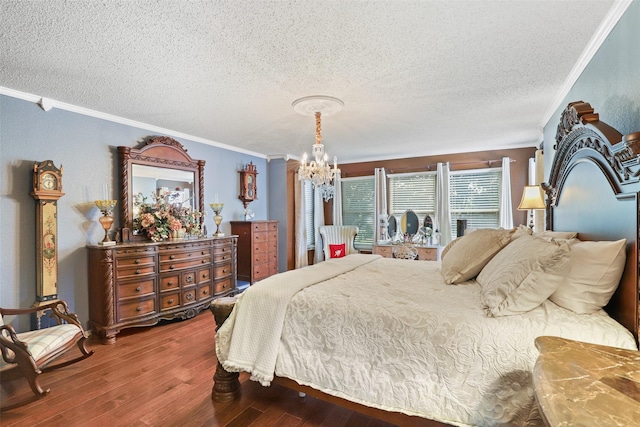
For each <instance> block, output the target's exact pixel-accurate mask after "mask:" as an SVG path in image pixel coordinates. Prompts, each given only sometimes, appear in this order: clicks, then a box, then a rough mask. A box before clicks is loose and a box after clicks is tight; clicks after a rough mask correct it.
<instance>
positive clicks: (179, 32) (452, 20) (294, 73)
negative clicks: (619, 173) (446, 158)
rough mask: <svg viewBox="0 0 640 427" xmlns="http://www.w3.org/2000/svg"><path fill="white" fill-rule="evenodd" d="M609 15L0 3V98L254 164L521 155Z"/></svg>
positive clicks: (530, 9) (579, 9)
mask: <svg viewBox="0 0 640 427" xmlns="http://www.w3.org/2000/svg"><path fill="white" fill-rule="evenodd" d="M614 4H615V2H614V1H613V0H611V1H606V0H597V1H556V0H553V1H544V0H539V1H488V0H487V1H427V0H423V1H284V0H282V1H256V0H254V1H239V0H230V1H213V0H209V1H180V0H173V1H170V0H154V1H151V0H149V1H147V0H144V1H143V0H134V1H124V0H120V1H115V0H102V1H98V0H95V1H94V0H79V1H61V0H48V1H45V0H42V1H17V0H2V2H1V5H0V8H1V17H0V19H1V22H0V35H1V38H0V55H1V61H0V86H3V87H6V88H9V89H12V90H15V91H21V92H25V93H29V94H34V95H37V96H42V97H48V98H52V99H53V100H56V101H60V102H64V103H68V104H73V105H77V106H80V107H84V108H89V109H92V110H96V111H99V112H103V113H106V114H110V115H115V116H119V117H123V118H126V119H130V120H135V121H139V122H143V123H146V124H149V125H153V126H157V127H161V128H165V129H170V130H172V131H175V132H180V133H184V134H187V135H193V136H195V137H198V138H202V139H205V140H209V141H212V142H214V143H222V144H226V145H231V146H235V147H240V148H242V149H245V150H250V151H253V152H256V153H261V154H265V155H278V154H292V155H296V156H299V155H301V153H302V152H303V151H307V152H308V151H309V150H310V147H311V144H313V142H314V132H315V121H314V119H313V118H312V117H308V116H302V115H299V114H297V113H295V112H294V110H293V108H292V106H291V103H292V102H293V101H294V100H295V99H297V98H300V97H303V96H308V95H329V96H334V97H337V98H340V99H342V101H343V102H344V108H343V109H342V111H341V112H340V113H338V114H336V115H334V116H330V117H326V118H325V119H324V120H323V121H322V132H323V137H324V142H325V145H326V149H327V151H328V153H329V154H330V155H331V156H333V155H334V154H335V155H338V158H339V160H340V161H341V162H350V161H359V160H369V159H382V158H398V157H409V156H414V155H429V154H442V153H454V152H461V151H478V150H484V149H491V148H509V147H523V146H533V145H536V144H537V143H539V142H540V140H541V135H542V125H543V120H544V118H545V115H547V114H548V112H549V110H550V108H552V107H553V102H554V99H555V98H556V97H557V95H558V93H559V91H560V89H561V88H562V85H563V83H564V82H565V80H566V79H567V76H569V74H570V72H571V70H572V68H573V67H574V65H575V64H576V62H577V61H578V59H579V57H580V55H581V54H582V52H583V51H584V50H585V48H586V47H587V46H588V45H589V42H590V40H591V39H592V37H593V36H594V34H595V33H596V30H597V29H598V26H599V25H600V24H601V23H602V22H603V21H604V20H605V17H606V16H607V14H608V13H609V11H610V9H611V8H612V7H613V5H614Z"/></svg>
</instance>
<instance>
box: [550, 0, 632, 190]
mask: <svg viewBox="0 0 640 427" xmlns="http://www.w3.org/2000/svg"><path fill="white" fill-rule="evenodd" d="M639 22H640V1H634V2H632V3H631V5H630V6H629V7H628V9H627V10H626V12H625V13H624V15H623V16H622V17H621V18H620V20H619V21H618V23H617V24H616V26H615V27H614V28H613V30H612V31H611V33H610V34H609V36H608V37H607V39H606V40H605V41H604V43H603V44H602V46H601V47H600V49H598V51H597V52H596V54H595V55H594V57H593V58H592V60H591V61H590V62H589V64H588V65H587V67H586V68H585V69H584V71H583V72H582V74H581V75H580V77H579V78H578V80H577V81H576V83H575V84H574V85H573V87H572V88H571V90H570V91H569V93H568V95H567V96H566V97H565V98H564V100H563V102H562V103H561V104H560V107H559V108H558V109H557V110H556V112H555V113H554V114H553V116H552V117H551V119H550V120H549V122H548V123H547V124H546V125H545V127H544V163H545V174H546V175H545V177H546V178H548V177H549V170H550V167H551V162H552V160H553V154H554V150H553V145H554V143H555V136H556V128H557V126H558V122H559V121H560V115H561V114H562V111H564V109H565V107H566V106H567V104H569V103H570V102H573V101H584V102H588V103H589V104H591V106H592V107H593V108H594V109H595V112H596V113H599V114H600V120H602V121H603V122H605V123H607V124H608V125H610V126H613V127H614V128H615V129H617V130H618V132H620V133H622V135H626V134H629V133H632V132H638V131H640V29H639V28H638V23H639Z"/></svg>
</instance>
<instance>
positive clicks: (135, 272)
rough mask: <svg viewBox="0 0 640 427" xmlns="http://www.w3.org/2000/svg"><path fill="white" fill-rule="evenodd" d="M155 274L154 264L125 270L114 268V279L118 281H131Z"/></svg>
mask: <svg viewBox="0 0 640 427" xmlns="http://www.w3.org/2000/svg"><path fill="white" fill-rule="evenodd" d="M155 273H156V266H155V264H152V265H141V266H131V267H126V268H116V278H117V279H118V280H122V279H132V278H135V277H142V276H145V275H149V274H155Z"/></svg>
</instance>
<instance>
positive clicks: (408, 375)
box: [213, 102, 640, 425]
mask: <svg viewBox="0 0 640 427" xmlns="http://www.w3.org/2000/svg"><path fill="white" fill-rule="evenodd" d="M557 135H558V136H557V147H556V148H557V151H556V155H555V158H554V162H553V165H552V168H551V171H550V178H549V182H548V183H547V184H545V186H544V187H545V191H546V192H547V195H548V201H549V206H548V209H547V221H546V222H547V226H548V227H549V228H552V230H553V231H549V232H547V233H540V234H538V235H535V236H532V235H530V233H529V232H528V229H526V228H522V227H519V228H516V229H514V230H477V231H474V232H473V233H471V234H470V235H469V236H468V237H467V236H465V237H463V238H462V239H460V240H459V241H457V242H456V243H455V244H452V245H450V246H449V247H448V248H445V251H443V253H444V256H443V260H442V262H435V261H434V262H415V261H410V260H398V259H387V258H381V257H378V256H375V255H363V254H357V255H349V256H347V257H345V258H342V259H337V260H330V261H326V262H324V263H321V264H319V265H315V266H311V267H307V268H304V269H300V270H294V271H290V272H286V273H281V274H279V275H276V276H273V277H271V278H269V279H266V280H264V281H262V282H259V283H258V284H256V285H254V286H253V287H251V288H249V289H248V290H247V291H245V292H244V293H243V294H242V295H241V296H240V297H239V298H238V300H237V302H236V303H235V306H234V307H233V310H232V311H231V313H230V316H229V318H228V319H227V320H226V321H224V324H222V326H221V327H220V329H219V330H218V333H217V336H216V352H217V355H218V360H219V367H218V371H217V372H216V376H215V377H214V381H215V384H214V392H213V393H214V398H216V399H217V400H227V399H232V398H235V397H237V395H238V393H239V387H240V386H239V384H238V383H237V373H236V372H238V371H246V372H250V373H251V376H252V379H254V380H256V381H259V382H260V383H262V384H263V385H269V384H270V383H272V382H278V383H281V384H282V383H284V384H286V385H289V386H292V387H296V388H301V389H304V390H308V391H313V392H314V393H315V394H316V395H318V394H320V395H321V396H324V397H327V398H329V399H331V400H333V401H335V400H338V401H339V402H341V403H343V404H345V405H347V406H351V405H352V404H355V405H361V407H363V408H375V409H376V410H377V411H378V413H380V414H393V415H395V414H401V415H400V416H402V417H406V418H403V419H402V421H400V422H399V423H401V424H403V425H408V424H410V423H412V424H416V425H417V424H421V422H422V421H424V422H428V423H429V425H439V424H448V425H541V423H542V421H541V419H540V417H539V415H538V414H537V405H536V403H535V398H534V392H533V385H532V380H531V377H532V369H533V366H534V364H535V360H536V358H537V350H536V349H535V345H534V339H535V338H536V337H538V336H543V335H553V336H560V337H564V338H569V339H574V340H580V341H586V342H593V343H596V344H603V345H610V346H615V347H620V348H627V349H637V339H638V321H639V316H638V297H639V294H638V216H639V215H638V214H639V210H638V192H639V187H640V183H639V179H638V175H639V173H638V169H639V168H638V152H637V150H638V140H639V139H640V134H631V135H627V136H625V138H624V139H623V138H622V136H621V135H620V134H619V133H618V132H617V131H615V130H614V129H613V128H611V127H609V126H607V125H606V124H605V123H603V122H601V121H599V120H598V116H597V114H595V113H594V111H593V109H592V108H591V106H590V105H589V104H587V103H583V102H577V103H571V104H569V105H568V106H567V108H566V109H565V111H564V113H563V115H562V120H561V123H560V125H559V126H558V134H557ZM634 150H635V151H634ZM587 212H588V213H587ZM476 233H478V234H476ZM471 236H475V237H473V238H471ZM474 245H475V246H474ZM602 245H604V246H602ZM494 246H495V247H497V249H496V248H495V247H494ZM479 247H481V249H483V250H479V249H478V248H479ZM532 248H535V250H534V249H532ZM492 251H493V253H491V254H490V252H492ZM532 251H533V252H532ZM580 251H583V252H582V253H588V256H591V257H593V256H594V254H596V256H597V259H593V258H591V259H590V258H588V256H587V255H585V256H587V258H585V259H590V261H589V262H587V263H586V265H585V264H584V263H583V264H580V263H576V262H575V260H574V259H572V258H571V257H572V256H574V257H576V256H577V255H575V254H577V253H580ZM470 254H471V255H473V256H470ZM572 254H573V255H572ZM465 257H466V258H465ZM607 257H608V258H607ZM600 258H607V260H606V261H605V263H606V264H608V265H617V266H618V268H617V270H616V269H614V270H616V271H614V272H613V273H611V270H612V268H611V267H607V268H605V270H606V271H607V275H608V276H607V277H608V279H609V281H611V280H612V279H611V277H614V278H615V282H616V283H617V282H618V281H619V283H620V284H619V285H618V286H617V287H616V286H615V284H616V283H614V286H613V287H612V286H611V285H610V284H609V285H608V290H607V291H606V292H609V294H608V296H607V295H604V296H602V295H596V296H595V297H593V298H587V300H586V301H583V296H584V294H585V292H581V291H580V290H581V288H580V287H579V286H578V287H571V286H568V285H567V283H571V284H572V286H574V282H575V281H576V280H574V279H575V278H576V277H578V276H580V275H581V274H582V275H585V274H588V275H589V276H593V275H594V274H592V271H591V270H590V269H591V268H595V267H593V266H592V264H598V262H599V261H600ZM465 259H466V260H467V261H465ZM470 259H471V260H473V261H468V260H470ZM581 259H582V258H581ZM572 260H573V261H574V262H573V264H572ZM582 261H583V262H584V260H582ZM523 266H525V267H523ZM505 277H507V278H508V280H506V279H505ZM603 277H604V276H603ZM570 279H571V280H570ZM587 279H588V278H587ZM505 283H506V284H505ZM559 289H563V291H562V292H560V291H559ZM614 291H615V293H613V292H614ZM606 292H605V294H606ZM611 293H613V296H611ZM603 298H604V299H603ZM606 301H608V304H607V305H606V307H605V310H606V311H605V310H602V309H600V306H603V305H604V304H605V303H606ZM218 320H219V319H216V321H217V322H218ZM356 409H357V408H356ZM381 418H384V419H386V420H391V421H394V420H396V418H389V417H386V416H381ZM427 420H428V421H427ZM395 422H397V421H395Z"/></svg>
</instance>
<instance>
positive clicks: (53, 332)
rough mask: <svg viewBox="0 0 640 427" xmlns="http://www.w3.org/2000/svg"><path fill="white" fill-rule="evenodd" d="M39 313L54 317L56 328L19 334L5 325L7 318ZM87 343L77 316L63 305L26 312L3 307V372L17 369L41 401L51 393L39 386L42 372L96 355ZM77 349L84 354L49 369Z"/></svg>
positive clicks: (0, 344) (0, 318) (57, 303)
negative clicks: (47, 313) (56, 361)
mask: <svg viewBox="0 0 640 427" xmlns="http://www.w3.org/2000/svg"><path fill="white" fill-rule="evenodd" d="M40 311H42V312H45V313H46V312H51V316H52V317H53V318H54V319H55V320H56V325H54V326H51V327H48V328H44V329H36V330H33V331H27V332H20V333H16V331H15V330H14V328H13V326H11V325H8V324H4V316H11V315H24V314H29V315H31V314H34V313H37V312H40ZM86 339H87V337H86V335H85V332H84V330H83V329H82V325H81V324H80V322H79V321H78V316H76V315H75V314H74V313H71V312H70V311H69V307H68V306H67V303H66V302H64V301H61V300H59V301H54V302H50V303H48V304H44V305H41V306H39V307H31V308H27V309H7V308H1V307H0V350H2V359H0V370H3V371H4V370H6V369H11V368H14V367H16V366H17V368H18V369H19V370H20V372H21V373H22V375H24V376H25V378H26V379H27V381H29V386H30V387H31V390H33V392H34V393H35V394H36V396H38V397H41V396H44V395H46V394H47V393H49V390H48V389H47V390H44V389H42V387H40V384H39V383H38V379H39V375H40V374H41V373H42V372H46V371H50V370H52V369H56V368H61V367H63V366H67V365H70V364H72V363H75V362H77V361H79V360H82V359H85V358H87V357H89V356H91V355H92V354H93V351H87V349H86V347H85V341H86ZM76 346H77V347H78V349H79V350H80V352H81V353H82V354H81V355H80V356H78V357H76V358H75V359H72V360H67V361H64V362H60V363H57V364H55V365H50V363H51V362H53V361H54V360H55V359H57V358H58V357H59V356H61V355H63V354H64V353H66V352H67V351H68V350H71V349H72V348H74V347H76Z"/></svg>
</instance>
